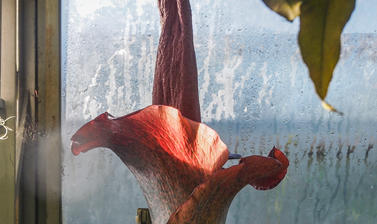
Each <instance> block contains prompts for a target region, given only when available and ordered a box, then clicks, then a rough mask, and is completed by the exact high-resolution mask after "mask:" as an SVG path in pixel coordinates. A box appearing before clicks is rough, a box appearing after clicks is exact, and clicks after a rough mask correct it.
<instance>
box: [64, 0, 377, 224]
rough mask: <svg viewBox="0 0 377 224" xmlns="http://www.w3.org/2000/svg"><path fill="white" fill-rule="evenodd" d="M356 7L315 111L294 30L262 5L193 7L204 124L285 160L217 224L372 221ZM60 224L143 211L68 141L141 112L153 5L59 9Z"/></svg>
mask: <svg viewBox="0 0 377 224" xmlns="http://www.w3.org/2000/svg"><path fill="white" fill-rule="evenodd" d="M375 3H376V1H375V0H373V1H366V0H359V1H358V2H357V6H356V10H355V12H354V14H353V16H352V18H351V20H350V22H349V24H348V25H347V26H346V28H345V32H344V34H343V35H342V44H343V48H342V54H341V59H340V61H339V64H338V66H337V67H336V70H335V74H334V78H333V81H332V83H331V86H330V89H329V93H328V97H327V100H328V101H329V102H331V103H332V104H333V105H334V106H335V107H336V108H337V109H339V110H341V111H342V112H344V114H345V115H344V116H339V115H337V114H333V113H328V112H327V111H325V110H323V109H322V107H321V104H320V100H319V99H318V97H317V96H316V94H315V91H314V87H313V84H312V82H311V81H310V79H309V76H308V72H307V68H306V67H305V65H304V64H303V62H302V59H301V56H300V53H299V49H298V45H297V40H296V39H297V38H296V35H297V31H298V24H299V21H295V22H294V23H289V22H286V21H285V20H284V19H283V18H281V17H279V16H278V15H276V14H275V13H273V12H271V11H269V10H268V9H267V7H266V6H264V5H263V3H262V1H259V0H258V1H257V0H248V1H244V0H242V1H237V4H234V3H232V2H231V1H226V0H218V1H209V0H205V1H200V0H192V1H191V6H192V14H193V25H194V41H195V48H196V55H197V62H198V71H199V88H200V103H201V110H202V111H201V112H202V116H203V121H204V122H205V123H207V124H208V125H209V126H211V127H212V128H214V129H215V130H216V131H217V132H218V133H219V134H220V136H221V137H222V139H223V141H224V142H225V143H226V144H227V145H228V147H229V150H230V151H231V152H235V153H240V154H242V155H250V154H264V155H265V154H266V153H267V152H268V151H269V150H270V149H271V148H272V147H273V146H274V145H276V146H277V147H280V148H281V149H282V150H283V151H285V152H286V153H287V154H288V156H289V159H290V161H291V165H290V167H289V170H288V174H287V177H286V178H285V180H284V181H283V182H282V183H281V184H280V185H279V186H278V187H277V188H275V189H273V190H270V191H256V190H254V189H253V188H252V187H246V188H245V189H244V190H243V191H242V192H240V193H239V194H238V195H237V196H236V198H235V200H234V201H233V203H232V206H231V208H230V212H229V214H228V219H227V223H229V224H244V223H249V221H250V220H253V222H255V223H372V222H373V220H377V212H376V211H377V173H376V172H375V171H376V169H377V148H376V147H377V145H376V143H377V117H376V114H377V100H376V99H377V52H376V49H377V31H376V30H377V17H376V14H375V12H376V11H377V4H375ZM62 15H63V19H62V25H63V37H62V43H63V46H62V47H63V52H62V53H63V91H62V97H63V102H64V109H63V111H62V112H63V115H64V117H63V118H64V119H65V120H64V134H63V139H64V153H63V154H64V161H63V165H64V175H63V222H64V223H67V224H74V223H114V224H115V223H133V222H134V217H135V214H136V210H137V208H141V207H145V206H146V202H145V199H144V198H143V195H142V193H141V190H140V188H139V186H138V184H137V182H136V181H135V178H134V177H133V176H132V174H131V173H130V171H129V170H128V169H127V168H126V167H125V166H124V164H123V163H122V162H121V161H120V159H118V158H117V157H116V156H115V155H114V154H113V153H112V152H110V150H106V149H98V150H93V151H90V152H88V153H86V154H82V155H81V156H78V157H74V156H73V155H72V154H71V152H70V136H71V135H72V134H73V133H74V132H75V131H76V130H77V128H79V127H80V126H81V125H83V124H84V123H85V122H87V121H89V120H90V119H93V118H94V117H96V116H97V115H99V114H101V113H103V112H105V111H108V112H110V113H112V114H113V115H116V116H120V115H125V114H127V113H130V112H132V111H135V110H138V109H141V108H143V107H145V106H147V105H149V104H151V93H152V81H153V73H154V65H155V57H156V50H157V44H158V38H159V31H160V30H159V29H160V27H159V15H158V10H157V0H137V1H134V0H123V1H118V0H109V1H101V0H95V1H89V0H71V1H68V0H63V9H62Z"/></svg>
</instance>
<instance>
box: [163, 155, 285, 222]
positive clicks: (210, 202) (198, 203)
mask: <svg viewBox="0 0 377 224" xmlns="http://www.w3.org/2000/svg"><path fill="white" fill-rule="evenodd" d="M281 161H283V162H284V163H285V162H286V161H288V160H286V157H285V155H284V154H283V153H282V152H281V151H280V150H278V149H276V148H273V149H272V150H271V152H270V154H269V156H268V157H263V156H249V157H245V158H243V159H242V160H241V161H240V164H239V165H236V166H232V167H230V168H228V169H223V170H220V171H218V172H216V173H215V174H214V175H213V176H212V177H211V178H210V179H209V180H207V181H206V182H204V183H203V184H201V185H199V186H198V187H197V188H195V190H194V192H193V193H192V194H191V196H190V198H189V199H188V200H187V201H186V202H185V203H184V204H182V206H181V207H179V208H178V209H177V211H175V212H174V213H173V214H172V216H171V217H170V219H169V221H168V224H178V223H190V224H214V223H216V224H223V223H225V221H226V216H227V213H228V209H229V206H230V204H231V202H232V200H233V198H234V197H235V195H236V194H237V193H238V192H239V191H240V190H241V189H242V188H243V187H244V186H246V185H247V184H251V185H253V186H258V187H257V188H260V187H265V186H268V187H270V188H272V187H271V186H272V185H275V186H276V185H277V184H278V183H276V181H275V180H276V179H279V182H280V181H281V179H280V177H281V175H282V173H283V172H284V170H285V172H286V168H287V166H288V164H283V163H282V162H281ZM284 175H285V173H284ZM283 177H284V176H283ZM260 180H263V181H260ZM268 181H271V182H268Z"/></svg>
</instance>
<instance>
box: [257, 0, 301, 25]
mask: <svg viewBox="0 0 377 224" xmlns="http://www.w3.org/2000/svg"><path fill="white" fill-rule="evenodd" d="M263 2H264V3H265V4H266V5H267V6H268V7H269V8H270V9H272V10H273V11H275V12H276V13H278V14H279V15H281V16H283V17H285V18H286V19H287V20H289V21H293V20H294V19H295V18H296V17H297V16H299V15H300V6H301V4H302V0H263Z"/></svg>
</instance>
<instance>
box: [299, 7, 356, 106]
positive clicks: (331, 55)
mask: <svg viewBox="0 0 377 224" xmlns="http://www.w3.org/2000/svg"><path fill="white" fill-rule="evenodd" d="M354 8H355V0H306V1H304V2H303V4H302V5H301V15H300V33H299V36H298V41H299V45H300V49H301V55H302V57H303V60H304V62H305V64H306V65H307V66H308V68H309V73H310V78H311V79H312V81H313V83H314V85H315V89H316V92H317V94H318V96H319V97H320V98H321V99H322V100H324V99H325V97H326V94H327V89H328V86H329V84H330V81H331V78H332V74H333V71H334V69H335V66H336V64H337V63H338V59H339V55H340V35H341V33H342V31H343V28H344V26H345V24H346V23H347V21H348V19H349V18H350V16H351V14H352V11H353V9H354Z"/></svg>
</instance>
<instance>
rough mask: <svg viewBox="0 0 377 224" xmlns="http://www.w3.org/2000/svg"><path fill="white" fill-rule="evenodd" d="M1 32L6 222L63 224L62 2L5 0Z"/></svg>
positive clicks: (1, 216)
mask: <svg viewBox="0 0 377 224" xmlns="http://www.w3.org/2000/svg"><path fill="white" fill-rule="evenodd" d="M0 27H1V35H0V39H1V46H0V50H1V63H0V67H1V73H0V91H1V92H0V97H1V98H3V99H4V100H5V107H6V112H7V116H11V115H16V117H17V118H16V119H14V120H10V121H8V122H7V125H8V126H9V127H11V128H12V129H13V130H14V132H11V133H10V135H9V138H8V139H7V140H5V141H0V220H1V222H2V223H7V224H8V223H9V224H12V223H15V224H16V223H28V224H29V223H30V224H34V223H38V224H42V223H62V215H61V151H62V147H61V109H60V108H61V100H60V98H61V97H60V96H61V94H60V0H2V1H1V3H0Z"/></svg>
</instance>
